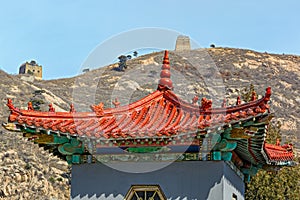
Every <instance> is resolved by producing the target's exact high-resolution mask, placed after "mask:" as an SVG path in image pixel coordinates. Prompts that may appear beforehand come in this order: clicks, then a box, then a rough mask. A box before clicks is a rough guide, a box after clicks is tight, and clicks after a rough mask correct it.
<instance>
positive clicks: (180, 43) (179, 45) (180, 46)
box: [175, 35, 191, 51]
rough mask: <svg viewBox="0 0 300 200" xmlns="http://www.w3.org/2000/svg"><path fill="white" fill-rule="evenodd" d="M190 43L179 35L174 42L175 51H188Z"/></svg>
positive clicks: (186, 37)
mask: <svg viewBox="0 0 300 200" xmlns="http://www.w3.org/2000/svg"><path fill="white" fill-rule="evenodd" d="M190 50H191V43H190V38H189V37H188V36H184V35H179V36H178V37H177V40H176V46H175V51H190Z"/></svg>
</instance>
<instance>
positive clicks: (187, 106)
mask: <svg viewBox="0 0 300 200" xmlns="http://www.w3.org/2000/svg"><path fill="white" fill-rule="evenodd" d="M162 98H163V99H164V100H166V101H169V102H170V103H172V104H173V105H174V106H176V107H177V108H180V109H182V110H183V111H184V112H188V113H191V114H192V113H193V114H196V115H200V114H201V115H218V114H230V113H235V112H238V111H243V110H246V109H248V108H253V107H257V106H259V105H261V104H262V103H263V102H265V101H266V99H265V97H263V98H261V99H258V100H255V101H251V102H248V103H244V104H240V105H236V106H231V107H224V108H212V109H209V110H206V111H204V110H202V109H201V106H199V105H194V104H191V103H188V102H186V101H184V100H182V99H181V98H179V97H178V96H177V95H176V94H175V93H174V92H172V91H171V90H166V91H159V90H156V91H154V92H153V93H151V94H149V95H147V96H146V97H144V98H142V99H140V100H138V101H136V102H133V103H131V104H129V105H124V106H120V107H116V108H107V109H103V114H102V115H97V114H96V113H95V112H41V111H32V110H20V109H18V108H14V107H13V108H10V110H11V113H12V114H15V115H21V116H26V117H42V118H59V119H69V118H72V119H82V118H101V117H109V116H113V115H123V114H130V113H132V112H134V111H140V110H142V109H143V108H144V107H149V106H151V104H152V102H154V101H158V100H160V99H162Z"/></svg>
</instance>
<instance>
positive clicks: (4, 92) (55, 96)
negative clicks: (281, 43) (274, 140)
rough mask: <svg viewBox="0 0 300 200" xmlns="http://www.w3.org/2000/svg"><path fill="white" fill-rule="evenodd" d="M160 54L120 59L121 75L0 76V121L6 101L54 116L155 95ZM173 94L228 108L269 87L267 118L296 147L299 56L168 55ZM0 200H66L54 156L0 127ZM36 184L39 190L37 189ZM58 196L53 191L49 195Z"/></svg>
mask: <svg viewBox="0 0 300 200" xmlns="http://www.w3.org/2000/svg"><path fill="white" fill-rule="evenodd" d="M162 58H163V52H157V53H152V54H148V55H143V56H139V57H137V58H135V59H132V60H130V61H128V63H127V64H128V68H127V69H126V70H125V71H122V72H121V71H117V70H115V68H116V67H117V66H118V64H112V65H109V66H106V67H102V68H99V69H95V70H91V71H89V72H87V73H85V74H81V75H79V76H77V77H74V78H65V79H57V80H46V81H45V80H41V81H37V80H36V81H32V79H30V77H24V76H19V75H17V76H16V75H9V74H7V73H5V72H4V71H0V77H1V78H0V88H1V90H0V96H1V103H0V120H1V121H4V122H5V121H7V116H8V114H9V111H8V109H7V107H6V105H5V104H6V100H7V98H12V99H13V102H14V104H15V105H16V106H17V107H21V108H26V107H27V102H28V101H34V102H39V103H40V104H41V110H46V109H47V107H48V104H49V103H50V102H51V103H53V104H54V107H55V108H56V111H60V110H68V109H69V104H70V103H72V102H73V103H74V104H75V108H76V110H77V111H80V110H89V105H91V104H98V103H99V102H103V103H104V104H105V106H106V107H111V106H112V101H113V100H114V99H115V98H116V97H118V99H119V101H120V102H121V104H123V105H124V104H128V103H130V102H133V101H135V100H137V99H140V98H142V97H144V96H146V95H147V94H149V93H151V92H153V91H154V90H156V87H157V82H158V80H159V74H160V67H161V63H162ZM170 62H171V66H172V69H171V70H172V80H173V84H174V91H175V93H177V94H178V95H179V96H180V97H181V98H183V99H185V100H186V101H191V99H192V98H193V97H194V96H195V95H198V96H199V97H200V98H201V97H208V98H212V99H213V104H214V105H213V106H215V107H218V106H220V105H221V102H222V100H223V98H227V100H228V101H227V102H228V104H234V103H235V99H236V97H237V96H239V95H240V94H241V92H242V89H243V88H244V87H247V86H249V85H250V83H252V84H253V85H254V86H255V89H256V91H257V93H258V94H259V95H263V94H264V91H265V88H266V87H268V86H271V87H272V91H273V94H272V97H271V98H272V112H274V113H276V117H275V120H280V121H282V122H283V126H282V133H283V135H284V137H283V139H284V140H285V141H292V142H293V143H294V144H295V147H296V149H297V150H298V151H299V149H300V142H299V139H300V134H299V131H298V130H299V126H300V109H299V103H300V96H299V93H300V90H299V86H300V56H294V55H277V54H269V53H258V52H254V51H251V50H244V49H233V48H210V49H199V50H193V51H190V52H173V51H172V52H170ZM0 133H1V134H0V136H1V140H0V149H1V151H0V163H1V164H0V179H1V180H4V181H2V182H1V183H0V189H1V190H0V198H1V197H5V198H6V199H22V198H23V199H29V198H30V199H31V198H34V199H39V198H40V199H68V195H69V177H68V173H69V169H68V167H67V166H66V163H65V162H64V161H61V163H60V164H59V165H54V163H58V161H57V159H58V158H56V157H55V156H51V155H49V153H47V151H44V150H43V149H40V148H38V147H37V146H36V145H35V144H31V143H30V142H27V141H25V140H24V139H21V138H22V136H21V135H20V134H17V133H12V132H8V131H6V130H3V129H2V128H1V127H0ZM38 183H43V184H38ZM57 191H58V192H57Z"/></svg>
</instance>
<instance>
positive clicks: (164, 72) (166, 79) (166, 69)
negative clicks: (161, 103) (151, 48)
mask: <svg viewBox="0 0 300 200" xmlns="http://www.w3.org/2000/svg"><path fill="white" fill-rule="evenodd" d="M169 64H170V61H169V51H167V50H166V51H165V56H164V60H163V65H162V66H161V72H160V80H159V82H158V90H163V89H170V90H172V89H173V83H172V80H171V79H170V78H171V72H170V65H169Z"/></svg>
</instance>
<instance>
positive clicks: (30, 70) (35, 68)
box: [19, 60, 43, 80]
mask: <svg viewBox="0 0 300 200" xmlns="http://www.w3.org/2000/svg"><path fill="white" fill-rule="evenodd" d="M19 74H29V75H33V76H34V78H36V79H39V80H41V79H42V78H43V67H42V65H38V64H37V63H36V61H34V60H32V61H30V62H26V63H23V64H22V65H21V66H20V68H19Z"/></svg>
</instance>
